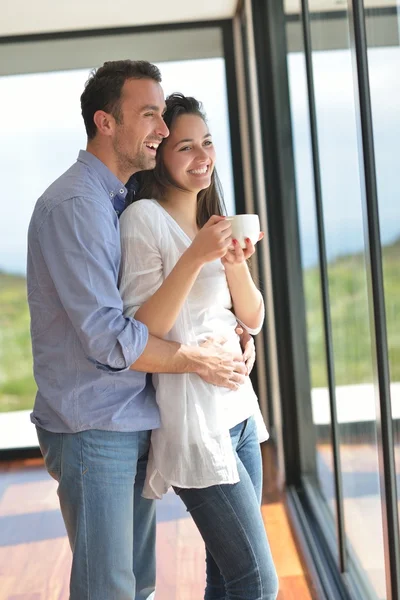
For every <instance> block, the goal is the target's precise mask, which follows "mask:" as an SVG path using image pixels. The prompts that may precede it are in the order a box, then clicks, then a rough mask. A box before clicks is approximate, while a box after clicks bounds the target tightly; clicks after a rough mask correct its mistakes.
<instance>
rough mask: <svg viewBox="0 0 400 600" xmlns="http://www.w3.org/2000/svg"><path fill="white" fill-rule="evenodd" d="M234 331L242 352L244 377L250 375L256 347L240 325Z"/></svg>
mask: <svg viewBox="0 0 400 600" xmlns="http://www.w3.org/2000/svg"><path fill="white" fill-rule="evenodd" d="M235 331H236V333H237V334H238V336H240V345H241V347H242V350H243V360H244V363H245V365H246V369H247V372H246V375H250V373H251V371H252V369H253V367H254V363H255V362H256V346H255V344H254V338H253V337H252V336H251V335H250V334H249V332H248V331H246V330H245V329H243V327H241V326H240V325H238V326H237V327H236V329H235Z"/></svg>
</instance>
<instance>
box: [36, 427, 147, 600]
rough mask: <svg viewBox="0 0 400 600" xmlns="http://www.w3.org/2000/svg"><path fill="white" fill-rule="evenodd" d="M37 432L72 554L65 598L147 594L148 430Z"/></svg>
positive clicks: (103, 599)
mask: <svg viewBox="0 0 400 600" xmlns="http://www.w3.org/2000/svg"><path fill="white" fill-rule="evenodd" d="M37 433H38V438H39V444H40V448H41V451H42V454H43V456H44V459H45V463H46V467H47V470H48V471H49V473H50V475H52V477H54V478H55V479H56V480H57V481H58V483H59V486H58V495H59V498H60V506H61V512H62V515H63V518H64V522H65V526H66V529H67V533H68V538H69V542H70V545H71V548H72V552H73V559H72V570H71V582H70V600H152V599H153V598H154V589H155V532H156V521H155V501H154V500H145V499H144V498H142V496H141V493H142V489H143V483H144V479H145V474H146V465H147V455H148V449H149V443H150V432H149V431H139V432H132V433H121V432H111V431H98V430H89V431H83V432H81V433H74V434H64V433H51V432H49V431H45V430H44V429H41V428H39V427H38V428H37Z"/></svg>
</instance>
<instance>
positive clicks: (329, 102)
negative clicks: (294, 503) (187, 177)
mask: <svg viewBox="0 0 400 600" xmlns="http://www.w3.org/2000/svg"><path fill="white" fill-rule="evenodd" d="M313 17H314V19H313V26H312V46H313V53H312V61H313V69H314V82H315V100H316V111H317V129H318V142H319V151H320V167H321V184H322V202H323V210H324V228H325V234H326V251H327V259H328V277H329V295H330V314H331V320H332V335H333V350H334V367H335V376H336V409H337V415H338V424H339V436H340V461H341V474H340V475H341V478H342V486H343V498H344V519H345V533H346V541H347V548H348V554H349V558H350V561H349V569H350V570H351V571H357V572H359V573H360V574H361V576H362V579H363V580H364V581H365V582H366V583H367V585H369V587H370V589H371V594H372V597H374V595H375V597H378V598H382V599H384V598H386V583H385V569H384V550H383V526H382V506H381V494H380V484H379V467H378V450H377V427H376V414H375V396H374V379H373V371H374V369H373V363H372V360H373V359H372V352H371V343H372V336H371V331H370V322H369V306H368V293H367V272H366V269H367V257H366V249H365V242H364V232H363V211H362V202H361V185H360V178H361V177H363V174H360V172H359V154H358V153H359V149H358V142H357V127H356V111H357V107H356V105H355V100H354V81H353V64H352V56H351V51H350V47H349V21H348V16H347V14H346V13H345V12H344V11H343V12H341V13H340V15H339V16H338V17H337V18H336V21H337V25H336V29H335V28H334V27H333V26H332V21H333V20H332V19H330V18H327V16H326V13H322V12H321V13H318V12H317V13H314V15H313ZM335 31H338V32H339V31H340V34H339V33H338V34H337V35H338V37H337V38H336V39H335Z"/></svg>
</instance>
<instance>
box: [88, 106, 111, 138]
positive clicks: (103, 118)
mask: <svg viewBox="0 0 400 600" xmlns="http://www.w3.org/2000/svg"><path fill="white" fill-rule="evenodd" d="M93 121H94V123H95V125H96V127H97V131H98V133H100V134H101V135H105V136H107V137H109V136H111V135H112V134H113V133H114V130H115V119H114V117H113V116H112V115H111V114H110V113H107V112H105V111H104V110H97V111H96V112H95V113H94V116H93Z"/></svg>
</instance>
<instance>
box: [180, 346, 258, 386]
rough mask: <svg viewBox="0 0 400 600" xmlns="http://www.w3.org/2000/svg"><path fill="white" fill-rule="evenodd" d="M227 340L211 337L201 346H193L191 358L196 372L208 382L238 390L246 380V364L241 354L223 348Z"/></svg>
mask: <svg viewBox="0 0 400 600" xmlns="http://www.w3.org/2000/svg"><path fill="white" fill-rule="evenodd" d="M224 342H225V340H223V339H222V338H219V339H217V338H209V339H208V340H206V341H205V342H203V344H200V347H197V348H192V355H191V360H192V361H194V362H195V363H196V365H197V368H196V369H195V372H196V373H197V374H198V375H199V376H200V377H201V378H202V379H204V381H206V382H207V383H212V384H213V385H217V386H220V387H225V388H228V389H230V390H237V389H238V387H239V386H241V385H242V384H243V383H244V382H245V377H246V365H245V363H244V359H243V356H242V355H241V354H239V353H238V354H235V353H233V352H229V351H227V350H225V349H224V348H223V343H224Z"/></svg>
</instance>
